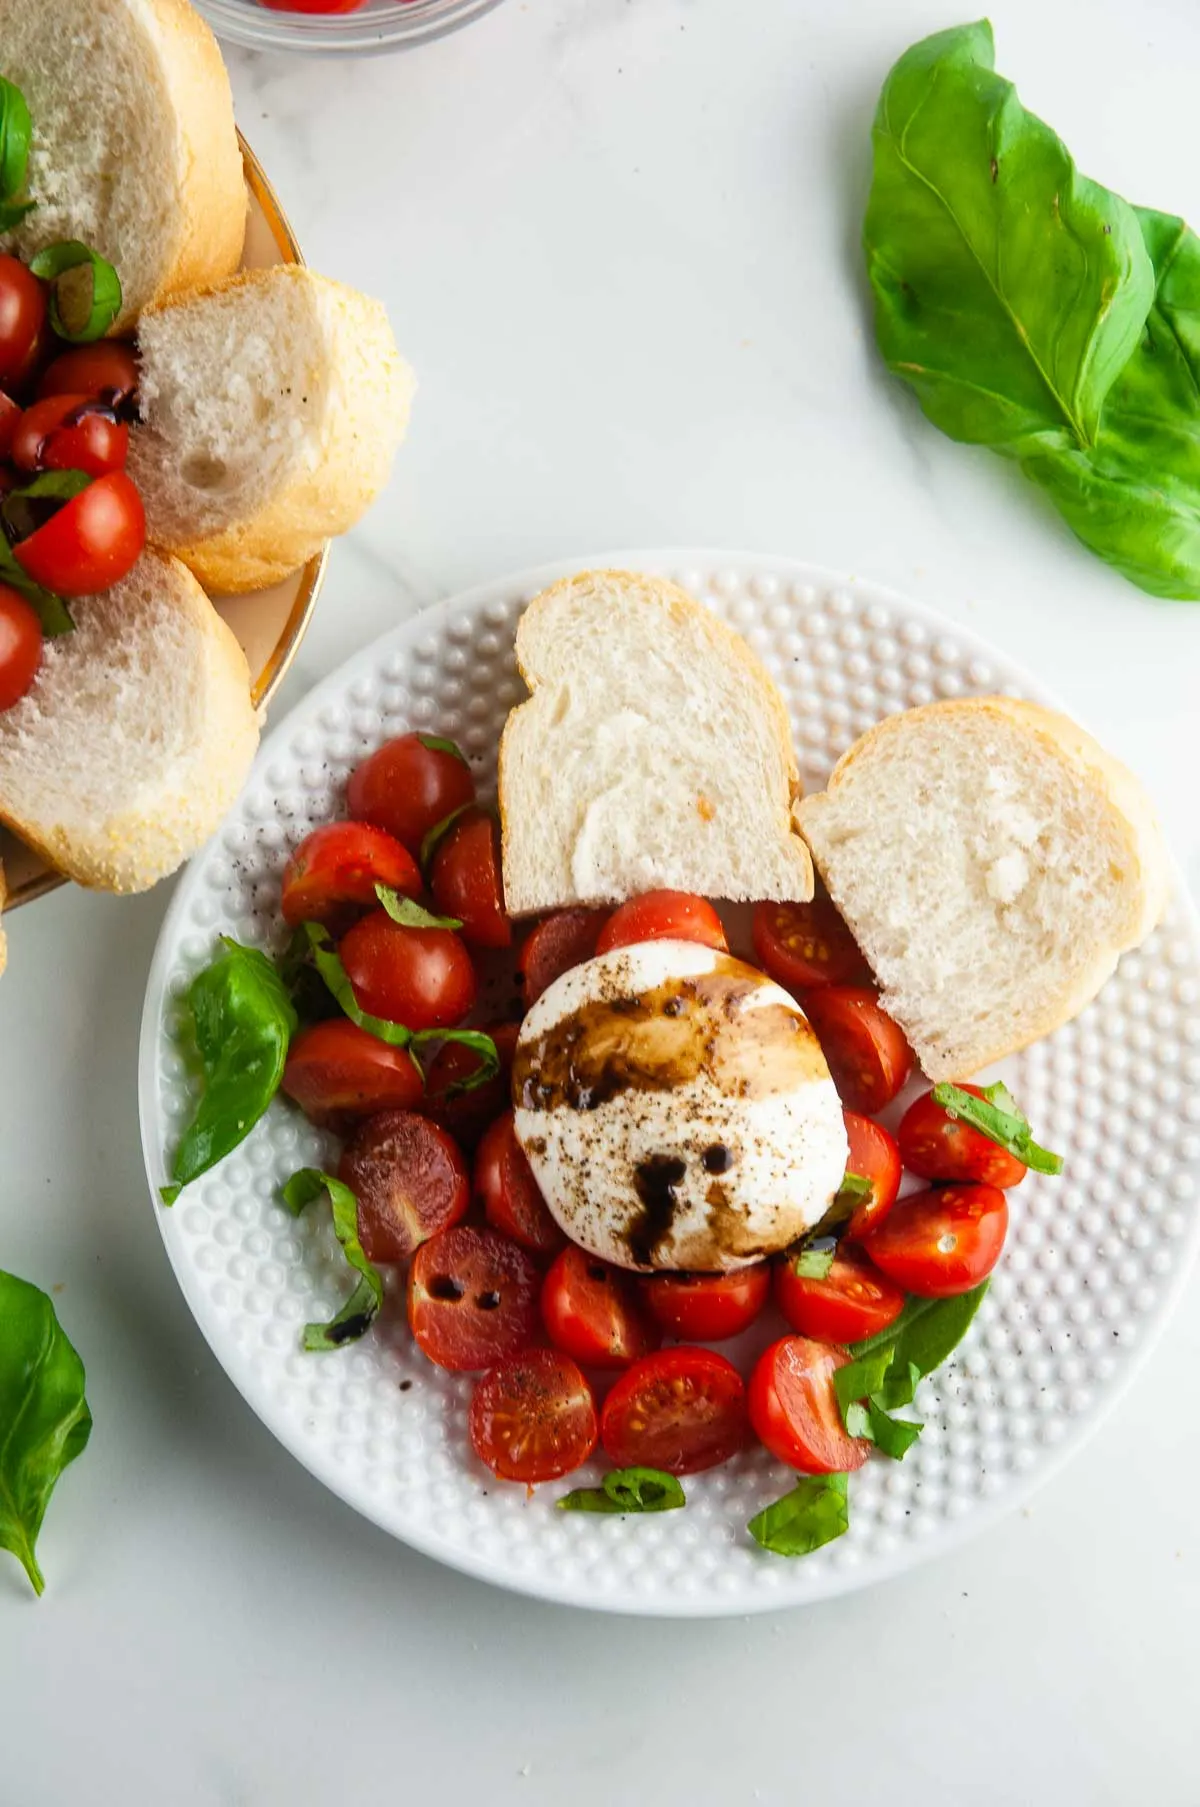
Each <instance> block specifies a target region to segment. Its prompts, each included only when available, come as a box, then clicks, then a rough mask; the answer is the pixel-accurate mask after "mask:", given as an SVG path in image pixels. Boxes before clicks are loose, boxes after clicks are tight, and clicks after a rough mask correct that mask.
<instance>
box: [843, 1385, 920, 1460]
mask: <svg viewBox="0 0 1200 1807" xmlns="http://www.w3.org/2000/svg"><path fill="white" fill-rule="evenodd" d="M863 1411H864V1416H865V1417H866V1420H867V1429H866V1430H865V1431H861V1432H853V1431H851V1433H850V1434H851V1436H855V1435H859V1436H865V1437H869V1438H870V1439H871V1442H872V1443H873V1444H874V1445H875V1447H876V1449H877V1450H878V1451H879V1452H880V1454H881V1455H884V1456H890V1457H891V1458H892V1460H893V1461H894V1462H900V1461H903V1459H904V1457H905V1456H906V1455H907V1453H908V1451H909V1450H910V1449H911V1448H912V1446H913V1444H914V1443H915V1442H916V1440H917V1438H918V1437H919V1436H920V1435H921V1432H922V1431H923V1430H924V1429H925V1426H924V1425H923V1424H915V1423H913V1422H912V1420H911V1419H905V1418H892V1417H890V1416H889V1415H888V1413H887V1412H885V1411H884V1409H883V1407H882V1406H881V1405H880V1404H879V1403H878V1401H877V1400H874V1399H869V1400H868V1401H867V1404H866V1407H865V1408H863ZM846 1429H847V1430H850V1419H849V1416H848V1415H847V1418H846Z"/></svg>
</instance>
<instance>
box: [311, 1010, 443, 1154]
mask: <svg viewBox="0 0 1200 1807" xmlns="http://www.w3.org/2000/svg"><path fill="white" fill-rule="evenodd" d="M282 1083H283V1090H284V1091H285V1092H286V1093H287V1095H288V1097H289V1098H291V1099H293V1100H294V1101H295V1103H297V1104H298V1105H299V1106H300V1109H301V1110H302V1111H303V1112H304V1114H305V1116H306V1117H308V1118H309V1119H310V1120H311V1121H312V1122H313V1123H316V1124H319V1125H320V1126H321V1127H322V1128H323V1129H333V1130H337V1131H338V1132H339V1133H341V1132H343V1131H344V1130H345V1129H346V1128H347V1127H348V1126H349V1125H350V1124H352V1123H354V1122H356V1121H358V1120H359V1119H361V1118H363V1117H369V1116H372V1115H373V1114H374V1113H375V1112H376V1111H388V1110H414V1109H415V1108H416V1107H417V1105H418V1104H419V1103H420V1100H421V1097H422V1092H423V1088H422V1085H421V1075H420V1073H419V1072H418V1071H417V1069H416V1067H415V1065H414V1064H413V1058H412V1055H411V1054H410V1053H409V1052H408V1050H407V1049H405V1048H392V1047H389V1046H388V1044H387V1042H381V1041H380V1040H379V1038H378V1036H375V1035H368V1034H367V1032H366V1030H365V1029H360V1028H359V1027H358V1025H357V1023H351V1022H348V1021H347V1020H346V1018H345V1017H334V1018H332V1019H331V1020H330V1021H329V1022H327V1023H314V1024H313V1026H312V1028H311V1029H302V1030H301V1031H300V1033H299V1035H297V1036H295V1037H293V1039H292V1043H291V1046H290V1047H289V1049H288V1057H287V1065H286V1066H285V1068H284V1070H283V1082H282Z"/></svg>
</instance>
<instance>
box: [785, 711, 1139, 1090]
mask: <svg viewBox="0 0 1200 1807" xmlns="http://www.w3.org/2000/svg"><path fill="white" fill-rule="evenodd" d="M799 816H800V826H801V829H802V830H803V832H804V834H805V835H806V837H807V839H808V844H809V846H810V847H811V849H812V854H813V859H814V860H815V862H816V865H817V869H818V871H819V872H820V874H821V877H822V878H823V879H824V881H825V884H826V885H827V886H828V888H829V892H830V895H831V896H832V898H833V900H834V902H835V903H836V904H837V906H838V909H839V910H840V911H841V912H842V915H843V916H844V917H845V919H846V921H847V922H848V923H849V925H850V928H851V930H852V931H853V933H854V935H855V938H856V940H857V941H858V943H859V946H860V947H861V948H862V950H863V953H864V954H865V955H866V957H867V959H868V961H869V962H870V964H871V967H872V968H873V970H874V973H875V976H876V978H877V979H878V981H879V985H880V992H881V1002H882V1004H883V1006H884V1008H885V1009H886V1010H887V1011H888V1012H889V1014H890V1015H891V1016H893V1017H894V1018H895V1020H896V1021H897V1022H898V1023H899V1024H900V1027H901V1028H902V1029H903V1030H904V1032H905V1034H906V1035H907V1037H908V1039H909V1042H910V1044H911V1046H912V1048H913V1051H914V1053H915V1054H916V1056H917V1059H918V1060H919V1062H920V1064H921V1066H922V1068H923V1069H924V1071H925V1073H926V1074H927V1075H928V1076H929V1078H930V1079H933V1080H939V1079H966V1078H969V1077H970V1075H971V1074H972V1073H976V1072H978V1071H979V1070H980V1068H982V1067H986V1066H988V1065H989V1064H990V1063H991V1062H992V1061H996V1060H999V1059H1001V1058H1002V1056H1004V1055H1006V1054H1010V1053H1014V1052H1015V1051H1016V1050H1017V1049H1018V1048H1024V1047H1026V1046H1027V1045H1028V1044H1029V1043H1030V1042H1033V1041H1036V1040H1037V1039H1038V1037H1039V1036H1042V1035H1047V1034H1049V1033H1050V1031H1051V1030H1053V1029H1056V1028H1058V1026H1059V1025H1060V1024H1061V1023H1065V1022H1068V1021H1069V1020H1070V1019H1071V1018H1072V1017H1073V1016H1076V1015H1078V1013H1079V1011H1080V1010H1082V1009H1083V1007H1084V1005H1085V1004H1087V1003H1088V1002H1089V1001H1090V1000H1091V999H1092V998H1094V997H1095V995H1096V993H1097V992H1098V991H1099V989H1100V987H1101V986H1102V985H1103V983H1104V981H1105V980H1106V979H1107V978H1108V977H1109V975H1110V973H1111V972H1112V971H1113V969H1114V968H1115V966H1116V964H1117V959H1118V957H1119V956H1120V955H1121V954H1122V953H1123V952H1124V951H1125V950H1126V949H1127V948H1132V947H1136V946H1137V945H1138V943H1139V942H1141V941H1143V940H1144V939H1145V937H1146V936H1147V935H1148V934H1149V933H1150V931H1151V929H1152V928H1153V927H1154V925H1155V923H1156V922H1157V921H1158V919H1159V917H1160V916H1161V914H1162V912H1163V909H1164V908H1165V905H1166V898H1167V889H1168V870H1167V860H1166V853H1165V850H1164V847H1163V842H1162V838H1161V835H1160V832H1159V829H1158V825H1157V823H1156V821H1155V818H1154V813H1153V810H1152V809H1151V806H1150V803H1149V801H1148V799H1147V798H1146V796H1145V794H1144V792H1143V791H1142V788H1141V786H1140V785H1139V784H1138V782H1137V780H1136V779H1135V778H1134V777H1133V776H1132V775H1131V774H1130V773H1129V772H1127V771H1126V770H1125V768H1124V767H1123V766H1121V765H1119V764H1118V762H1117V761H1116V760H1115V759H1112V758H1111V757H1110V756H1109V755H1108V754H1107V753H1105V752H1104V750H1103V748H1101V747H1099V746H1097V744H1096V742H1095V741H1094V740H1092V739H1091V737H1090V736H1089V735H1087V734H1085V733H1084V732H1083V730H1082V729H1080V728H1077V727H1076V726H1075V724H1074V723H1073V722H1070V721H1068V720H1067V719H1066V717H1065V716H1062V715H1056V714H1055V713H1054V712H1053V711H1051V710H1049V709H1043V708H1041V707H1039V706H1038V705H1036V704H1033V703H1022V702H1014V701H1013V700H1011V699H1010V698H1008V697H975V698H969V699H963V700H954V701H949V702H941V703H930V704H928V705H926V706H925V707H924V708H920V709H911V710H909V711H908V712H907V713H905V714H902V715H894V716H890V717H889V718H888V719H887V720H886V721H883V722H881V723H880V724H879V726H878V727H876V728H872V729H871V731H870V732H869V733H868V734H864V735H863V737H862V739H861V740H858V741H856V742H855V744H854V745H853V746H852V747H851V748H850V750H849V752H848V753H846V754H845V755H844V756H843V757H842V759H840V760H839V762H838V764H837V766H836V767H835V768H834V771H833V775H832V777H831V778H830V780H829V785H828V788H827V789H826V790H825V791H822V792H820V793H818V794H816V795H814V796H811V797H807V798H805V800H804V802H803V803H802V804H801V805H800V809H799Z"/></svg>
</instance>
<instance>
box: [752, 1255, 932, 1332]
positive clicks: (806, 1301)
mask: <svg viewBox="0 0 1200 1807" xmlns="http://www.w3.org/2000/svg"><path fill="white" fill-rule="evenodd" d="M904 1299H905V1294H904V1291H903V1289H902V1288H901V1287H899V1286H897V1285H896V1284H895V1283H894V1282H893V1281H891V1280H889V1279H888V1278H887V1276H886V1275H885V1274H881V1273H880V1272H879V1270H878V1268H874V1267H872V1266H871V1263H870V1262H869V1261H865V1260H864V1259H863V1257H862V1256H861V1255H848V1254H847V1255H843V1254H840V1253H839V1254H837V1255H835V1256H834V1258H833V1266H832V1267H831V1268H830V1270H829V1272H828V1274H826V1276H825V1278H824V1279H823V1280H810V1279H805V1278H803V1277H802V1276H801V1275H799V1274H798V1273H797V1272H796V1258H795V1256H794V1255H785V1256H784V1257H783V1259H782V1260H781V1261H780V1263H779V1265H778V1266H777V1268H776V1269H775V1303H776V1304H777V1305H778V1307H779V1309H780V1311H781V1312H782V1313H783V1315H784V1317H785V1318H786V1319H787V1321H788V1323H789V1324H790V1325H791V1327H792V1329H793V1330H798V1331H799V1332H800V1334H801V1336H809V1337H815V1338H816V1339H817V1341H818V1342H823V1343H857V1342H860V1341H861V1340H862V1338H864V1337H868V1336H874V1335H875V1334H876V1332H877V1331H880V1330H886V1329H887V1327H888V1325H889V1324H894V1323H895V1321H896V1319H897V1318H898V1317H899V1316H900V1313H901V1312H902V1311H903V1310H904Z"/></svg>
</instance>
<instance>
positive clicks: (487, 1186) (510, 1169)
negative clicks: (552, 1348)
mask: <svg viewBox="0 0 1200 1807" xmlns="http://www.w3.org/2000/svg"><path fill="white" fill-rule="evenodd" d="M475 1196H476V1197H477V1198H479V1199H482V1201H483V1212H484V1216H485V1217H486V1218H487V1220H488V1222H489V1223H490V1224H491V1225H492V1228H493V1229H496V1230H503V1231H504V1233H505V1235H507V1236H512V1237H513V1238H514V1239H515V1240H516V1241H517V1242H519V1243H520V1244H521V1246H522V1247H523V1248H527V1249H532V1250H533V1252H534V1254H535V1255H555V1254H557V1253H558V1251H559V1249H561V1248H562V1246H563V1244H564V1243H565V1242H566V1240H567V1239H566V1236H565V1235H564V1234H563V1232H562V1230H561V1229H560V1228H559V1226H558V1224H557V1223H556V1222H555V1221H554V1218H553V1217H552V1216H551V1215H550V1207H549V1205H547V1203H546V1201H545V1199H544V1198H543V1197H542V1193H541V1188H540V1187H539V1186H538V1183H537V1181H536V1180H535V1179H534V1177H533V1169H532V1168H531V1167H530V1165H529V1162H528V1161H527V1160H526V1158H525V1151H524V1149H523V1148H522V1147H521V1144H520V1143H519V1142H518V1141H517V1132H516V1130H515V1129H514V1127H513V1114H512V1112H511V1111H506V1112H505V1113H504V1115H503V1116H502V1117H498V1118H497V1119H496V1121H495V1123H493V1124H492V1126H491V1128H490V1129H489V1130H488V1132H487V1134H486V1135H485V1136H484V1138H483V1141H482V1142H481V1143H480V1144H479V1153H478V1154H477V1155H476V1157H475ZM561 1346H562V1347H563V1348H564V1349H566V1350H567V1353H568V1354H570V1355H573V1354H574V1353H575V1351H574V1350H573V1349H572V1348H571V1346H570V1344H568V1343H563V1344H562V1345H561ZM581 1359H582V1358H581Z"/></svg>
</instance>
